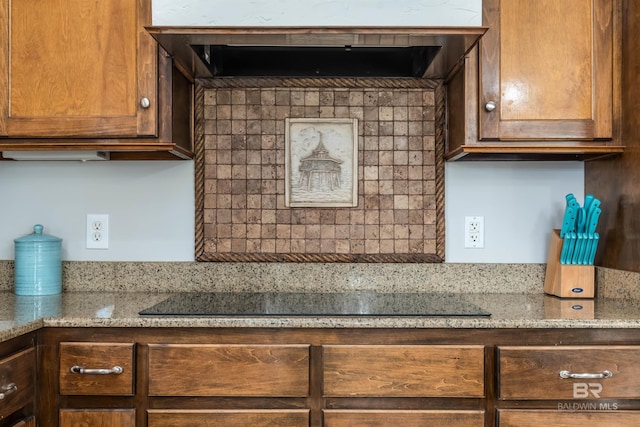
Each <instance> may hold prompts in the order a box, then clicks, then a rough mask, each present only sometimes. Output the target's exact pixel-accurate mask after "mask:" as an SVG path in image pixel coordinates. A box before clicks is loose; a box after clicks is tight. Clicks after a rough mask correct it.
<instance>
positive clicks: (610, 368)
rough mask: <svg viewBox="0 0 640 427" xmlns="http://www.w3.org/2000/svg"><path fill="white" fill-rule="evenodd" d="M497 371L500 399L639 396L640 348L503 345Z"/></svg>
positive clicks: (622, 397)
mask: <svg viewBox="0 0 640 427" xmlns="http://www.w3.org/2000/svg"><path fill="white" fill-rule="evenodd" d="M498 371H499V372H498V373H499V381H498V397H499V398H500V399H526V400H547V399H550V400H555V399H558V400H563V399H564V400H570V399H637V398H638V396H640V393H639V391H638V390H640V346H613V345H606V346H531V347H529V346H522V347H519V346H516V347H508V346H504V347H498ZM585 402H589V400H586V401H585Z"/></svg>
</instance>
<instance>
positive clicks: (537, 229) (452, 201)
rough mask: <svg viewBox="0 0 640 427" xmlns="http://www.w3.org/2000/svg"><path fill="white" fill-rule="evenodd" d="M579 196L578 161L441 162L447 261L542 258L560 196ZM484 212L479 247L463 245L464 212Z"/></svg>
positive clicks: (560, 208) (557, 218)
mask: <svg viewBox="0 0 640 427" xmlns="http://www.w3.org/2000/svg"><path fill="white" fill-rule="evenodd" d="M568 193H573V194H574V195H575V196H576V198H577V199H578V201H579V202H580V204H582V202H583V199H584V164H583V163H580V162H557V163H556V162H453V163H446V164H445V211H446V215H445V223H446V255H445V258H446V260H447V262H515V263H521V262H546V261H547V252H548V249H549V239H550V238H551V230H552V229H554V228H560V226H561V224H562V215H563V213H564V209H565V205H566V202H565V196H566V195H567V194H568ZM465 216H484V231H485V238H484V248H483V249H465V248H464V217H465Z"/></svg>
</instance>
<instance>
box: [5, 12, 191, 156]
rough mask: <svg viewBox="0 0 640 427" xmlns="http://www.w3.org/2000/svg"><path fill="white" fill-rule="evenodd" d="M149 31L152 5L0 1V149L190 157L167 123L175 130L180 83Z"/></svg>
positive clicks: (175, 71)
mask: <svg viewBox="0 0 640 427" xmlns="http://www.w3.org/2000/svg"><path fill="white" fill-rule="evenodd" d="M150 23H151V1H150V0H140V1H134V0H110V1H106V2H98V1H92V2H86V1H85V0H66V1H63V2H61V1H52V0H0V30H1V31H2V32H3V33H4V35H3V37H1V38H2V39H3V40H6V42H5V43H2V44H1V45H0V87H1V88H3V90H2V91H1V92H0V151H3V150H19V149H56V148H59V149H72V148H77V149H102V150H105V151H112V150H113V151H154V150H159V151H165V152H170V151H172V150H175V149H178V151H183V153H182V154H187V157H188V151H189V149H190V146H189V144H188V143H181V144H176V143H175V142H176V141H175V140H174V139H175V138H174V137H175V136H174V135H173V130H174V129H171V128H170V126H169V129H167V128H166V127H167V125H165V124H163V122H164V121H166V122H169V123H171V122H172V117H171V113H172V109H173V107H174V105H173V104H174V101H175V100H174V99H173V94H174V87H173V86H175V85H176V81H174V80H175V79H178V80H179V79H180V76H177V75H176V76H173V74H177V70H175V69H174V68H173V67H172V66H171V60H170V59H169V58H168V57H166V58H164V57H163V55H160V57H159V55H158V47H157V44H156V42H155V41H154V40H153V38H152V37H151V36H150V35H149V34H148V33H147V31H146V30H145V29H144V26H145V25H149V24H150ZM182 83H184V82H182ZM187 85H188V86H190V82H187ZM183 90H184V89H183ZM185 107H186V108H188V109H190V108H191V106H190V105H188V104H187V105H186V106H185ZM167 113H168V116H167ZM187 129H188V127H187ZM167 130H168V131H169V132H167ZM189 136H190V135H189ZM3 137H4V138H3ZM178 139H180V137H178ZM180 146H182V147H180ZM180 148H182V150H180Z"/></svg>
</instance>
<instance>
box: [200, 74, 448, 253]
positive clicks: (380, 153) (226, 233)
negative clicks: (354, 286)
mask: <svg viewBox="0 0 640 427" xmlns="http://www.w3.org/2000/svg"><path fill="white" fill-rule="evenodd" d="M200 84H201V85H202V86H203V87H202V92H201V95H200V96H199V97H198V99H197V100H196V102H198V103H200V102H201V106H200V107H201V109H202V111H201V112H200V114H198V111H197V112H196V118H197V121H198V120H202V122H203V123H201V129H202V134H201V135H199V136H198V135H196V138H197V140H199V142H198V143H199V144H200V145H201V147H200V148H201V149H200V150H198V153H199V154H198V155H199V156H201V157H202V158H201V159H200V161H201V165H202V173H201V180H202V183H201V186H200V187H198V182H199V180H200V178H199V177H198V172H197V171H196V175H197V176H196V193H200V192H201V193H202V194H196V198H197V199H198V200H201V201H202V210H201V211H200V210H199V209H197V211H198V212H199V213H201V221H202V224H200V223H199V220H198V218H196V223H197V224H196V227H198V226H201V227H202V234H203V240H202V252H203V254H202V256H200V257H199V260H232V261H250V260H267V261H269V260H281V258H278V257H277V255H289V256H290V258H284V260H293V261H309V260H321V261H322V260H324V261H327V260H328V261H332V259H331V258H326V257H323V255H326V256H327V257H328V256H334V257H337V258H336V260H340V255H345V256H347V258H345V259H344V260H348V261H353V260H354V258H352V257H350V256H362V255H363V256H365V257H366V256H371V257H375V256H381V257H382V258H381V259H382V260H385V258H384V256H387V255H389V256H391V255H394V256H399V257H400V258H389V260H391V261H398V260H402V261H404V260H407V259H410V260H411V261H414V262H415V261H425V260H426V261H433V260H434V259H435V260H436V261H440V260H441V258H442V257H443V253H444V252H443V245H444V229H443V225H442V224H443V221H442V216H443V215H444V198H443V197H439V194H440V193H442V192H443V179H444V177H443V174H444V172H443V166H442V159H441V150H440V147H439V144H442V142H443V141H441V138H440V137H439V134H440V132H438V128H439V126H440V125H439V123H440V122H439V120H438V117H437V114H436V111H437V108H436V105H437V102H436V96H437V93H438V91H437V86H438V83H437V82H434V81H429V80H422V79H387V80H385V79H339V81H338V79H212V80H206V81H203V82H201V83H200ZM196 110H198V106H196ZM199 116H200V119H198V117H199ZM286 118H305V119H315V118H350V119H354V118H355V119H357V121H358V162H357V164H358V171H357V173H358V204H357V206H356V207H320V208H318V207H313V208H310V207H292V208H289V207H286V206H285V119H286ZM196 128H197V127H196ZM197 161H198V159H197ZM196 168H197V167H196ZM199 189H200V190H199ZM439 223H440V224H441V225H438V224H439ZM440 234H441V235H440ZM274 254H275V255H276V256H275V258H270V256H273V255H274ZM243 255H246V256H247V257H248V258H244V257H243ZM261 255H262V256H261ZM403 256H407V257H411V256H413V257H415V258H407V259H402V257H403ZM438 256H439V258H438ZM314 257H316V258H314ZM297 258H300V259H297ZM372 259H373V258H372ZM369 260H371V259H369Z"/></svg>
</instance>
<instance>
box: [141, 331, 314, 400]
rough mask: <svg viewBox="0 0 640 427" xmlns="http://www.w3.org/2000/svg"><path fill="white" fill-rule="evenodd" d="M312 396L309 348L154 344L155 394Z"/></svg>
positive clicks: (151, 368)
mask: <svg viewBox="0 0 640 427" xmlns="http://www.w3.org/2000/svg"><path fill="white" fill-rule="evenodd" d="M308 394H309V346H308V345H306V344H296V345H245V344H238V345H231V344H224V345H215V344H150V345H149V395H150V396H273V397H305V396H307V395H308Z"/></svg>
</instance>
